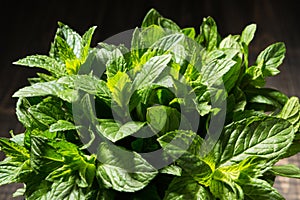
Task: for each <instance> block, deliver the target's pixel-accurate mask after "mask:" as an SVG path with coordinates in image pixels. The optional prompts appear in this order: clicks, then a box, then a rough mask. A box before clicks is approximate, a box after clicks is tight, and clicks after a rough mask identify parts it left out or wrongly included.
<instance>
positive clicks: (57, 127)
mask: <svg viewBox="0 0 300 200" xmlns="http://www.w3.org/2000/svg"><path fill="white" fill-rule="evenodd" d="M69 130H76V126H75V125H74V124H73V123H71V122H69V121H65V120H58V121H57V122H55V123H53V124H51V126H50V127H49V131H50V132H57V131H69Z"/></svg>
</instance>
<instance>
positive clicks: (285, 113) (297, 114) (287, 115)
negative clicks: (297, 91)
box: [277, 97, 300, 132]
mask: <svg viewBox="0 0 300 200" xmlns="http://www.w3.org/2000/svg"><path fill="white" fill-rule="evenodd" d="M277 117H279V118H282V119H286V120H288V121H289V122H290V123H291V124H292V125H293V126H294V131H295V132H297V131H298V129H299V126H300V104H299V99H298V97H291V98H290V99H289V100H288V101H287V102H286V104H285V105H284V106H283V108H282V110H281V111H280V113H279V114H278V115H277Z"/></svg>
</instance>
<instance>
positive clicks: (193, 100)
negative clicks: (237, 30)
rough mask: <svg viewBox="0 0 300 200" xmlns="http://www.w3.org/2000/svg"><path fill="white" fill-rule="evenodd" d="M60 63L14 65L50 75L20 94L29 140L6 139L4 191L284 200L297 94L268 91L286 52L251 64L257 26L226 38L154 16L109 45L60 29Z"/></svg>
mask: <svg viewBox="0 0 300 200" xmlns="http://www.w3.org/2000/svg"><path fill="white" fill-rule="evenodd" d="M58 25H59V27H58V30H57V32H56V35H55V38H54V41H53V43H52V44H51V49H50V52H49V56H45V55H33V56H28V57H26V58H24V59H21V60H19V61H17V62H15V64H18V65H24V66H29V67H38V68H42V69H44V70H47V71H48V73H37V76H36V77H34V78H30V79H29V82H30V86H27V87H24V88H22V89H20V90H19V91H17V92H16V93H15V94H14V95H13V97H18V102H17V108H16V114H17V116H18V119H19V121H20V122H21V123H22V124H23V125H24V127H25V129H26V130H25V132H24V133H20V134H15V135H14V134H12V137H11V138H10V139H7V138H1V139H0V148H1V151H3V152H4V153H5V154H6V158H5V160H3V161H1V162H0V185H4V184H10V183H14V182H19V183H24V188H22V189H19V190H17V191H16V193H15V195H16V196H18V195H24V196H25V197H26V199H28V200H36V199H51V200H54V199H57V200H59V199H91V200H94V199H103V200H104V199H134V200H138V199H143V200H145V199H149V200H150V199H151V200H159V199H164V200H191V199H195V200H196V199H222V200H223V199H224V200H225V199H228V200H232V199H253V200H259V199H263V200H265V199H284V198H283V197H282V196H281V195H280V194H279V193H278V191H277V190H276V189H275V188H273V187H272V185H273V183H274V179H275V177H276V176H277V175H279V176H286V177H291V178H300V169H299V168H297V167H296V166H294V165H283V166H278V165H275V164H276V163H277V162H278V161H279V160H280V159H283V158H286V157H289V156H292V155H295V154H296V153H298V152H299V151H300V144H299V141H300V140H299V138H300V137H299V133H298V131H299V124H300V122H299V120H300V105H299V100H298V98H297V97H290V98H288V97H287V96H286V95H285V94H283V93H282V92H280V91H277V90H274V89H270V88H265V87H264V84H265V80H266V77H269V76H274V75H277V74H278V73H279V70H278V66H280V65H281V64H282V62H283V59H284V56H285V46H284V44H283V43H280V42H279V43H275V44H272V45H270V46H268V47H267V48H266V49H265V50H263V51H262V52H261V53H260V54H259V55H258V57H257V59H256V62H255V63H253V64H252V63H251V64H250V63H249V62H248V55H249V51H248V50H249V49H248V45H249V43H250V42H251V40H252V39H253V37H254V33H255V30H256V25H255V24H251V25H249V26H247V27H246V28H245V29H244V30H243V31H242V33H241V34H240V35H228V36H227V37H225V38H222V37H221V36H220V34H219V33H218V31H217V26H216V23H215V21H214V20H213V19H212V18H211V17H208V18H204V19H203V23H202V25H201V26H200V32H199V34H198V33H196V31H195V29H194V28H184V29H181V28H180V27H179V26H178V25H176V24H175V23H174V22H173V21H171V20H169V19H166V18H164V17H162V16H161V15H160V14H159V13H158V12H157V11H156V10H154V9H151V10H150V11H149V12H148V14H147V15H146V17H145V19H144V21H143V23H142V26H141V28H136V29H135V30H134V32H133V36H132V40H131V47H130V48H128V47H125V46H124V45H122V44H121V45H113V44H107V43H99V44H98V46H97V47H90V44H91V39H92V35H93V32H94V30H95V27H92V28H90V29H89V30H88V31H87V32H86V33H85V34H84V35H83V36H82V37H81V36H80V35H79V34H77V33H76V32H75V31H73V30H72V29H70V28H69V27H68V26H67V25H64V24H62V23H59V24H58Z"/></svg>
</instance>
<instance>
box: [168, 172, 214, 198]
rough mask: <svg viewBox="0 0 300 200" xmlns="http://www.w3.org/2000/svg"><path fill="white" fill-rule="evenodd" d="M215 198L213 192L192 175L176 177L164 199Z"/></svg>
mask: <svg viewBox="0 0 300 200" xmlns="http://www.w3.org/2000/svg"><path fill="white" fill-rule="evenodd" d="M198 199H206V200H213V199H214V198H213V197H212V195H211V193H210V192H209V191H208V190H207V188H205V187H204V186H202V185H200V184H199V183H197V182H196V181H195V180H194V179H193V178H192V177H191V176H187V175H183V176H181V177H175V178H174V179H173V180H172V182H171V184H170V185H169V187H168V190H167V191H166V194H165V197H164V200H198Z"/></svg>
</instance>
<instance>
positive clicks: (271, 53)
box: [256, 42, 286, 76]
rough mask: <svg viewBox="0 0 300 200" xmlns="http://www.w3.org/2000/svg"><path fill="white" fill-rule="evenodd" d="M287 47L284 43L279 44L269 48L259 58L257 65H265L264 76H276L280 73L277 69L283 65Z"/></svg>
mask: <svg viewBox="0 0 300 200" xmlns="http://www.w3.org/2000/svg"><path fill="white" fill-rule="evenodd" d="M285 51H286V50H285V45H284V43H282V42H278V43H275V44H272V45H270V46H268V47H267V48H266V49H265V50H263V51H262V52H261V53H260V54H259V55H258V57H257V59H256V63H257V64H258V63H260V62H262V63H263V66H264V69H263V75H264V76H274V75H276V74H278V73H279V70H278V69H277V68H278V66H279V65H281V64H282V62H283V59H284V57H285Z"/></svg>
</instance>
